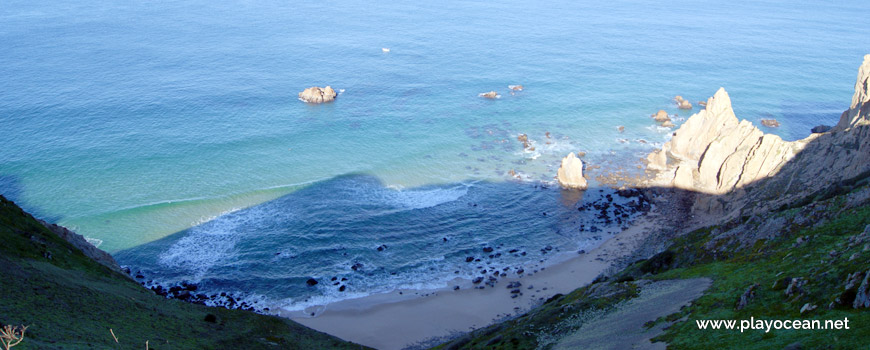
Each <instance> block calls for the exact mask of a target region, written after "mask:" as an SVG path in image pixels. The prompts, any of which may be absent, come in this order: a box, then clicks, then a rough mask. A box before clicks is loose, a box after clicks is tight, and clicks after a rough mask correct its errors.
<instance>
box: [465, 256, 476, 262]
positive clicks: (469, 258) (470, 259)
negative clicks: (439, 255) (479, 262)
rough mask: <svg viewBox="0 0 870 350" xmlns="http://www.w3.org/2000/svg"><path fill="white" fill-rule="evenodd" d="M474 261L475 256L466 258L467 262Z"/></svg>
mask: <svg viewBox="0 0 870 350" xmlns="http://www.w3.org/2000/svg"><path fill="white" fill-rule="evenodd" d="M472 261H474V257H473V256H469V257H467V258H465V262H472Z"/></svg>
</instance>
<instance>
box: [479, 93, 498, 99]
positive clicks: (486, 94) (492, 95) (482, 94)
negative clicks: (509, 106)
mask: <svg viewBox="0 0 870 350" xmlns="http://www.w3.org/2000/svg"><path fill="white" fill-rule="evenodd" d="M478 96H480V97H483V98H499V97H501V96H499V95H498V93H497V92H495V91H490V92H484V93H481V94H479V95H478Z"/></svg>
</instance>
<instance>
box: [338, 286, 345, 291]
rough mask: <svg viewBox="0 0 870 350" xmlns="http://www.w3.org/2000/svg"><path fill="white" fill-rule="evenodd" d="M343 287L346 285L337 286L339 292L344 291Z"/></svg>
mask: <svg viewBox="0 0 870 350" xmlns="http://www.w3.org/2000/svg"><path fill="white" fill-rule="evenodd" d="M345 289H347V286H341V287H338V291H339V292H344V290H345Z"/></svg>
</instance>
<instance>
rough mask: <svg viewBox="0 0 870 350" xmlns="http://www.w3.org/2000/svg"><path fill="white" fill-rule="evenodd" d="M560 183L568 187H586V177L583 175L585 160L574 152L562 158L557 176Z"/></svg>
mask: <svg viewBox="0 0 870 350" xmlns="http://www.w3.org/2000/svg"><path fill="white" fill-rule="evenodd" d="M556 177H557V178H558V179H559V184H560V185H562V186H563V187H566V188H576V189H586V186H587V184H586V178H584V177H583V161H582V160H580V158H577V156H575V155H574V153H568V156H566V157H565V158H562V166H560V167H559V171H558V172H557V176H556Z"/></svg>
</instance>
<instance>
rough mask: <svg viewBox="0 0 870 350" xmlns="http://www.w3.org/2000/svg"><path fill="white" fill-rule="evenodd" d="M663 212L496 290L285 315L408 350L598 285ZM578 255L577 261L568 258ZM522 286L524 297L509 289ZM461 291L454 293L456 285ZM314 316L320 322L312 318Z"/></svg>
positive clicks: (435, 293)
mask: <svg viewBox="0 0 870 350" xmlns="http://www.w3.org/2000/svg"><path fill="white" fill-rule="evenodd" d="M659 217H660V216H659V214H658V213H657V211H654V212H651V213H649V214H647V215H646V216H642V217H639V218H638V219H637V220H636V221H635V222H634V224H633V225H632V226H630V227H629V228H628V229H626V230H624V231H622V232H620V233H618V234H617V235H615V236H614V237H612V238H610V239H609V240H607V241H605V242H604V243H602V244H601V245H600V246H599V247H597V248H595V249H593V250H591V251H589V252H586V253H583V254H577V253H565V254H566V255H565V256H564V257H563V261H561V262H558V263H555V264H553V265H551V266H549V267H547V268H545V269H543V270H540V271H538V272H537V273H532V274H526V275H525V276H522V277H517V276H514V277H513V278H511V277H508V278H502V279H500V280H499V281H498V283H497V284H496V285H495V287H494V288H490V287H487V288H485V289H482V290H481V289H475V288H474V285H473V284H472V283H471V281H468V280H456V281H454V282H455V283H451V284H450V285H449V286H450V287H445V288H442V289H437V290H428V291H421V290H401V291H394V292H392V293H388V294H378V295H371V296H367V297H363V298H358V299H351V300H345V301H341V302H337V303H333V304H329V305H326V306H324V307H319V308H310V309H308V310H305V311H304V312H302V311H296V312H282V313H279V315H281V316H284V317H289V318H291V319H293V320H294V321H297V322H299V323H301V324H303V325H305V326H308V327H311V328H314V329H316V330H319V331H322V332H325V333H328V334H331V335H335V336H338V337H340V338H342V339H345V340H348V341H352V342H356V343H359V344H363V345H366V346H371V347H374V348H377V349H384V350H390V349H402V348H406V347H409V346H413V345H415V344H420V343H426V342H427V340H431V339H433V338H445V337H449V336H451V335H454V334H457V333H461V332H467V331H469V330H472V329H476V328H480V327H484V326H487V325H489V324H491V323H493V321H496V320H498V319H503V318H505V317H508V316H510V315H513V314H521V313H523V312H525V311H527V310H528V309H530V308H531V307H532V306H534V305H536V304H538V303H540V302H542V301H543V300H546V299H547V298H549V297H551V296H553V295H555V294H558V293H562V294H564V293H568V292H571V291H572V290H574V289H576V288H579V287H582V286H584V285H586V284H588V283H590V282H592V281H593V280H594V279H595V278H596V277H597V276H598V275H599V274H601V273H602V272H604V271H605V270H607V269H608V268H609V267H610V266H611V263H612V262H614V261H616V259H618V258H620V257H624V256H626V255H628V254H631V253H632V252H633V251H634V250H635V249H636V248H637V247H638V246H639V244H641V242H643V241H644V238H645V237H646V236H647V234H648V233H649V232H650V231H651V230H652V229H653V228H654V227H656V226H655V224H656V222H657V221H658V219H659ZM567 254H572V255H573V256H568V255H567ZM514 282H519V283H521V286H520V287H519V288H518V289H519V290H520V291H521V293H513V294H518V296H517V297H512V295H513V294H512V293H511V291H512V290H513V289H516V288H507V286H508V285H509V284H511V283H514ZM455 285H458V286H460V289H459V290H454V289H453V286H455ZM312 312H314V313H315V314H316V316H315V317H311V316H310V314H311V313H312Z"/></svg>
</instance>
